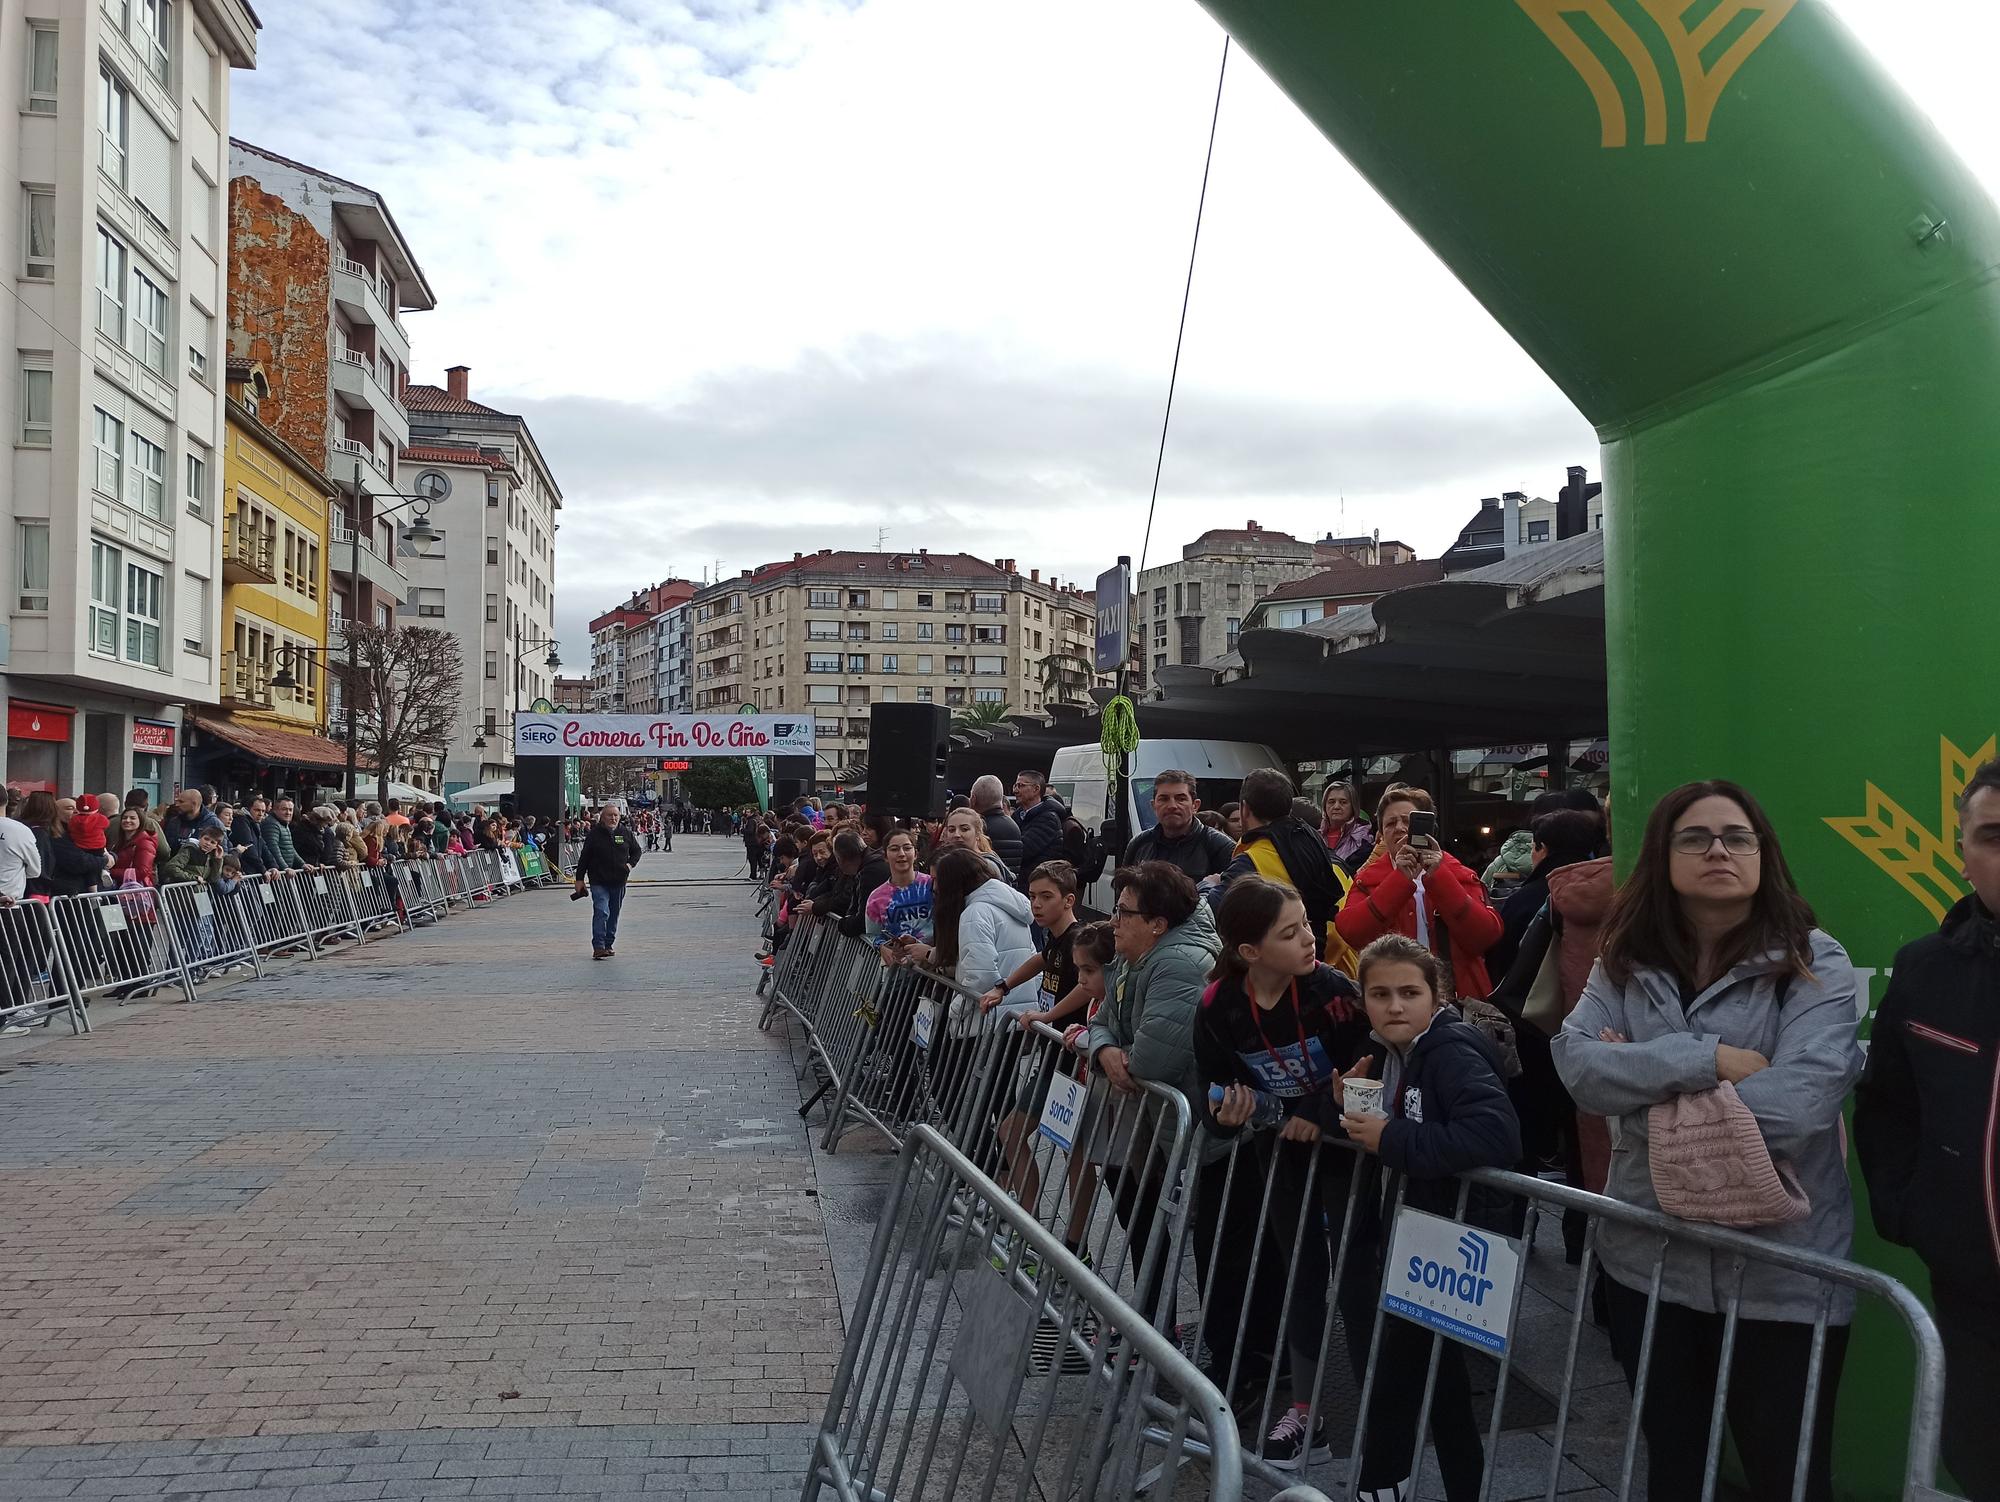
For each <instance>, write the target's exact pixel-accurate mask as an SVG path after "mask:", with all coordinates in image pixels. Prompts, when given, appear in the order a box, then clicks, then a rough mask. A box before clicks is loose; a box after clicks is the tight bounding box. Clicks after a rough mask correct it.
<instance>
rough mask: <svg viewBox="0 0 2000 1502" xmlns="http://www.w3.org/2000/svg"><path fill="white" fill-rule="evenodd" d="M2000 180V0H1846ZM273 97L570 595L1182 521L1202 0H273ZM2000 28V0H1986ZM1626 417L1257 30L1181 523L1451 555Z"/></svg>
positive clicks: (590, 608)
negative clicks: (406, 300) (1569, 382)
mask: <svg viewBox="0 0 2000 1502" xmlns="http://www.w3.org/2000/svg"><path fill="white" fill-rule="evenodd" d="M1833 3H1834V6H1835V9H1836V10H1838V11H1839V12H1840V13H1841V14H1842V15H1843V16H1844V17H1845V18H1846V19H1847V20H1848V21H1849V23H1850V24H1851V25H1852V26H1854V27H1855V28H1856V29H1857V30H1858V31H1859V32H1860V33H1861V34H1862V35H1863V37H1864V38H1865V39H1866V40H1867V41H1868V43H1869V44H1870V46H1871V47H1872V48H1873V49H1874V50H1875V51H1876V53H1877V55H1878V56H1880V57H1881V58H1882V59H1883V60H1884V61H1885V62H1886V63H1887V64H1888V66H1889V67H1890V69H1891V70H1892V71H1893V72H1894V73H1896V74H1897V76H1898V77H1899V78H1901V79H1902V80H1903V82H1904V84H1905V87H1906V88H1909V89H1910V90H1911V92H1912V93H1915V94H1917V95H1918V96H1919V97H1920V98H1921V99H1922V100H1923V102H1924V105H1925V107H1926V108H1927V109H1929V110H1930V112H1931V113H1932V115H1933V117H1934V118H1935V119H1936V120H1937V122H1938V123H1939V125H1940V126H1941V127H1942V128H1943V129H1944V131H1945V132H1946V134H1947V135H1948V136H1949V137H1950V138H1951V139H1952V140H1953V141H1954V142H1955V143H1956V144H1957V145H1958V146H1959V149H1960V150H1961V151H1963V152H1965V153H1966V154H1967V155H1968V156H1969V157H1970V158H1972V159H1973V161H1974V162H1975V164H1976V165H1978V166H1979V167H1981V169H1982V170H1983V171H1984V172H1985V174H1986V175H1987V177H1988V179H1989V181H1996V182H2000V130H1996V125H2000V103H1996V101H1995V91H1994V90H1993V89H1992V88H1991V82H1990V67H1989V64H1988V61H1987V54H1988V52H1989V50H1990V49H1989V48H1988V47H1986V46H1985V45H1983V44H1976V41H1977V39H1976V38H1974V37H1973V36H1971V35H1969V34H1968V31H1971V32H1981V31H1983V32H1987V33H1994V34H2000V22H1995V21H1993V20H1990V19H1986V16H1987V15H1988V14H1990V12H1991V9H1992V7H1991V5H1990V0H1833ZM258 9H259V13H260V15H261V16H262V17H263V20H264V32H263V36H262V39H261V44H260V46H261V50H260V58H259V67H258V69H257V71H256V72H255V73H252V74H238V75H236V79H235V94H234V102H233V106H232V107H233V110H234V118H233V121H232V126H233V131H234V133H235V134H237V135H239V136H242V137H244V138H245V139H248V140H251V141H254V142H257V143H258V144H260V145H263V146H267V147H270V148H271V149H273V150H276V151H278V152H280V153H283V154H285V155H288V156H294V157H297V158H299V159H301V160H304V161H308V162H312V163H314V164H315V165H319V166H322V167H325V168H326V169H328V170H330V171H332V172H336V173H338V174H340V175H342V176H346V177H350V178H353V179H355V180H357V181H360V182H364V183H367V184H369V185H370V186H372V187H375V188H377V189H379V190H380V191H381V192H382V193H383V194H384V195H385V197H386V198H387V199H388V201H389V203H390V206H391V208H392V210H393V211H394V213H395V215H396V217H397V220H398V221H399V222H400V223H401V225H402V226H403V229H404V231H405V233H406V234H407V235H408V236H409V237H410V239H411V241H412V243H413V245H414V248H415V251H416V254H417V256H418V259H419V260H420V262H421V263H422V264H423V266H424V269H425V271H426V273H427V274H428V276H429V278H430V281H431V283H432V285H433V287H434V288H435V289H436V290H437V294H438V299H439V306H438V309H437V311H435V312H433V313H428V314H419V315H413V316H412V317H410V318H409V319H408V320H406V321H408V322H409V323H410V325H411V330H412V338H413V341H414V344H415V348H416V357H415V359H416V366H417V377H418V378H419V379H429V380H433V381H440V382H441V381H442V374H441V373H442V371H443V368H444V367H445V366H447V365H452V364H461V363H462V364H467V365H470V366H471V367H472V385H473V395H474V396H475V397H478V398H480V399H482V400H485V401H488V402H491V403H492V404H494V405H496V406H499V407H502V408H505V409H508V410H514V411H520V412H523V413H525V414H526V415H527V416H528V417H529V419H530V421H531V423H532V424H533V426H534V429H535V433H536V436H537V438H538V439H539V441H540V442H541V444H542V446H543V448H544V450H545V451H546V452H547V453H548V455H549V456H550V459H551V462H552V463H553V465H554V466H555V469H556V473H557V478H558V480H559V482H560V483H561V485H562V487H563V489H564V492H565V495H566V498H567V505H566V510H565V513H564V518H563V528H562V533H561V537H560V539H559V550H558V555H557V569H558V580H557V588H558V604H559V608H558V616H557V626H558V632H559V634H560V635H561V638H562V641H563V645H564V648H565V651H566V654H567V656H568V658H569V661H570V663H571V664H572V665H574V664H579V663H583V662H585V661H586V660H587V657H588V634H587V632H586V631H585V629H584V625H583V623H584V622H585V621H586V620H587V619H588V618H589V617H590V616H591V615H592V614H594V613H596V612H597V611H598V610H600V609H602V608H603V607H604V606H606V605H608V604H610V603H613V602H614V600H615V599H616V598H617V597H618V596H619V595H621V594H622V593H624V592H626V591H629V590H630V589H631V588H632V587H634V586H637V585H642V584H646V583H649V582H651V581H652V580H654V579H656V578H664V577H668V576H669V575H672V574H678V575H681V576H684V577H690V578H696V579H699V578H701V577H703V575H704V571H707V572H708V573H710V574H712V573H713V572H714V570H715V569H716V568H717V567H718V566H719V567H720V568H721V569H722V570H723V571H724V572H729V573H733V572H735V571H736V570H738V569H741V568H744V567H747V566H750V565H753V564H756V563H760V562H763V561H766V560H768V559H771V558H778V557H789V556H790V554H791V553H792V552H793V551H794V550H798V549H811V548H815V547H829V546H835V547H872V546H874V545H875V542H876V539H877V536H878V532H879V533H880V534H881V535H884V536H886V539H887V545H888V546H889V547H891V548H916V547H919V546H925V547H930V548H932V549H936V550H944V549H951V548H963V549H965V550H967V551H970V552H973V553H977V554H980V555H982V556H986V557H995V556H1002V555H1005V556H1010V557H1014V558H1016V559H1018V560H1020V563H1021V566H1022V567H1023V568H1027V567H1029V566H1031V565H1032V566H1038V567H1040V568H1042V569H1043V571H1044V575H1045V576H1046V575H1047V574H1049V573H1051V572H1053V573H1056V574H1059V575H1061V576H1062V577H1064V578H1071V577H1077V578H1088V577H1090V576H1092V575H1094V574H1095V573H1096V572H1097V571H1098V570H1099V569H1101V568H1103V567H1105V566H1107V565H1108V564H1109V563H1110V562H1112V561H1113V560H1114V559H1115V557H1116V555H1117V554H1119V553H1121V552H1122V553H1130V554H1133V555H1134V556H1135V557H1136V556H1137V555H1138V554H1139V553H1140V550H1141V535H1140V534H1141V530H1142V528H1143V525H1144V521H1145V512H1146V496H1147V492H1148V489H1149V487H1150V484H1151V480H1152V473H1153V459H1154V447H1155V444H1156V443H1157V441H1158V436H1159V424H1160V415H1161V404H1162V401H1163V399H1164V395H1165V388H1166V377H1167V371H1168V367H1169V364H1170V362H1171V359H1172V355H1173V341H1174V324H1175V319H1176V316H1177V314H1178V311H1179V307H1180V298H1181V284H1182V278H1183V276H1184V274H1185V271H1186V257H1187V248H1188V235H1189V231H1190V228H1191V225H1192V220H1193V214H1194V206H1195V196H1196V192H1197V189H1198V187H1199V183H1200V173H1201V159H1202V150H1203V146H1204V143H1205V140H1206V136H1207V131H1208V123H1209V111H1210V107H1211V104H1212V102H1213V97H1214V88H1215V74H1216V66H1217V63H1218V61H1219V59H1220V53H1221V48H1222V34H1221V32H1220V31H1219V30H1218V29H1217V27H1216V26H1215V24H1214V23H1213V22H1212V21H1211V20H1210V19H1209V18H1208V17H1207V15H1206V14H1205V13H1204V12H1203V11H1201V10H1200V9H1199V7H1198V6H1196V5H1195V4H1194V3H1192V0H1010V3H1009V4H1007V5H1006V6H1004V7H996V6H993V5H990V4H984V5H976V4H972V3H969V0H968V3H961V0H853V3H836V0H678V3H676V0H342V3H339V4H326V3H323V0H259V6H258ZM1992 40H1994V36H1993V35H1988V36H1987V37H1986V38H1985V41H1986V42H1991V41H1992ZM1596 462H1597V453H1596V443H1595V440H1594V438H1593V437H1592V434H1591V432H1590V430H1589V428H1588V427H1587V426H1586V425H1585V424H1584V422H1583V421H1582V419H1581V418H1580V417H1579V416H1578V415H1577V413H1576V412H1575V410H1574V409H1573V408H1572V407H1571V406H1570V405H1569V403H1568V402H1567V401H1566V400H1565V399H1564V398H1563V397H1562V396H1561V395H1560V394H1558V393H1557V391H1556V390H1555V388H1554V387H1553V386H1552V385H1551V384H1550V383H1549V381H1548V379H1547V378H1546V377H1545V376H1543V375H1542V373H1541V372H1540V371H1539V370H1538V369H1537V368H1536V367H1535V366H1534V365H1533V364H1532V363H1531V362H1530V361H1529V360H1528V359H1527V358H1526V357H1525V356H1523V355H1522V354H1521V353H1520V352H1519V351H1518V350H1517V349H1516V347H1515V346H1514V344H1513V342H1512V341H1511V340H1509V339H1508V338H1507V337H1506V336H1505V335H1503V334H1502V333H1501V332H1500V331H1499V329H1498V328H1497V327H1496V326H1495V325H1494V324H1493V323H1492V321H1491V320H1490V319H1489V318H1488V317H1487V316H1486V315H1485V314H1484V312H1482V311H1481V310H1480V308H1479V307H1478V306H1477V305H1476V304H1475V303H1474V302H1473V301H1472V299H1471V298H1470V297H1469V296H1468V295H1467V294H1466V293H1465V292H1464V291H1463V290H1462V289H1461V288H1460V287H1459V286H1458V284H1457V283H1456V282H1455V281H1454V280H1452V279H1451V277H1450V276H1449V275H1448V274H1447V273H1446V272H1445V271H1444V270H1443V268H1442V267H1441V266H1439V265H1438V263H1437V262H1436V261H1435V260H1434V259H1433V258H1432V257H1431V255H1430V253H1429V252H1428V251H1427V250H1425V249H1424V247H1423V246H1422V245H1421V244H1419V243H1418V241H1417V240H1416V239H1415V238H1414V237H1413V236H1412V235H1411V234H1410V232H1409V231H1408V230H1407V229H1405V228H1404V227H1403V226H1402V224H1401V223H1400V221H1398V220H1397V219H1396V218H1395V216H1394V215H1392V214H1391V213H1390V212H1389V211H1388V210H1387V209H1386V208H1385V207H1384V206H1383V205H1382V204H1381V203H1380V201H1379V200H1378V199H1376V197H1375V196H1374V194H1373V192H1372V191H1371V190H1370V189H1369V188H1367V187H1366V186H1365V185H1364V184H1363V183H1361V182H1360V180H1359V179H1358V178H1357V177H1356V176H1355V175H1354V174H1353V173H1352V172H1351V171H1350V170H1349V169H1348V168H1347V167H1346V165H1345V164H1344V163H1343V162H1342V160H1341V159H1340V157H1339V156H1338V155H1337V154H1335V152H1334V151H1333V150H1332V148H1331V147H1329V146H1328V145H1327V144H1326V142H1325V141H1324V140H1323V139H1322V138H1321V137H1320V136H1319V134H1318V133H1317V132H1316V131H1314V130H1313V129H1312V128H1311V127H1310V126H1309V125H1308V124H1307V123H1306V122H1305V120H1304V119H1303V118H1302V117H1301V116H1300V115H1299V114H1298V113H1297V112H1296V110H1294V109H1293V107H1292V106H1291V105H1290V104H1289V103H1288V102H1286V101H1285V100H1284V99H1283V98H1282V97H1281V96H1280V95H1279V94H1278V92H1277V91H1276V89H1274V88H1273V87H1272V86H1271V85H1270V84H1269V83H1268V82H1267V81H1266V80H1265V79H1264V77H1263V76H1262V75H1261V74H1260V73H1259V72H1258V71H1257V69H1256V67H1255V65H1254V64H1253V63H1251V62H1250V60H1249V59H1248V57H1247V56H1245V55H1244V54H1242V53H1240V52H1234V51H1232V53H1231V55H1230V63H1229V73H1228V81H1227V85H1226V87H1225V91H1224V95H1223V102H1222V115H1221V126H1220V132H1219V135H1218V138H1217V145H1216V153H1215V165H1214V172H1213V176H1212V178H1211V181H1210V186H1209V194H1208V205H1207V213H1206V217H1205V220H1204V224H1203V230H1202V243H1201V254H1200V260H1199V264H1198V266H1197V270H1196V274H1195V286H1194V295H1193V302H1192V307H1191V311H1190V314H1189V320H1188V332H1187V344H1186V350H1185V353H1184V354H1183V357H1182V367H1181V383H1180V390H1179V395H1178V397H1177V398H1176V408H1175V417H1174V425H1173V431H1172V436H1171V439H1170V442H1169V446H1168V451H1167V461H1166V469H1165V476H1164V479H1163V482H1162V486H1161V495H1160V505H1159V512H1158V517H1157V520H1156V522H1155V527H1154V536H1153V541H1152V544H1151V551H1150V555H1149V556H1150V557H1151V558H1153V559H1154V560H1156V561H1157V560H1158V559H1159V558H1160V557H1161V556H1163V555H1165V554H1168V553H1171V552H1172V551H1173V550H1174V549H1176V548H1178V547H1179V545H1180V544H1181V543H1182V542H1185V541H1187V540H1189V539H1190V538H1192V537H1193V536H1195V535H1196V534H1197V533H1198V532H1200V531H1201V530H1202V529H1203V528H1204V527H1207V526H1211V525H1218V524H1233V525H1240V524H1241V523H1242V522H1243V521H1245V520H1247V519H1250V518H1255V519H1256V520H1258V521H1260V522H1262V523H1263V524H1264V525H1266V526H1269V527H1282V528H1285V529H1287V530H1290V531H1292V532H1294V533H1297V534H1299V535H1301V536H1317V535H1321V534H1323V533H1324V532H1326V531H1328V530H1329V529H1331V530H1334V531H1338V532H1344V533H1358V532H1365V531H1370V530H1373V529H1376V528H1379V529H1380V530H1381V532H1382V534H1383V535H1384V536H1385V537H1390V536H1393V537H1400V538H1402V539H1404V540H1405V541H1407V542H1409V543H1411V544H1412V545H1414V546H1415V547H1417V548H1418V549H1419V550H1420V551H1421V552H1422V553H1424V554H1425V555H1427V556H1429V555H1433V554H1435V553H1436V552H1438V551H1439V550H1441V549H1442V548H1443V547H1445V546H1446V545H1447V544H1448V543H1449V542H1450V541H1451V539H1452V537H1453V536H1455V535H1456V533H1457V530H1458V528H1459V527H1460V526H1461V525H1462V524H1463V522H1464V521H1465V520H1466V518H1467V517H1468V516H1469V515H1470V514H1471V512H1472V511H1473V510H1474V509H1475V508H1476V507H1477V504H1478V498H1479V497H1480V496H1481V495H1490V494H1494V493H1497V492H1498V491H1501V490H1507V489H1520V490H1525V491H1528V492H1530V493H1535V494H1553V492H1554V490H1555V488H1556V487H1557V486H1559V485H1560V484H1561V483H1562V472H1563V468H1564V466H1565V465H1568V464H1572V463H1581V464H1587V465H1589V466H1590V467H1591V468H1592V471H1593V473H1594V472H1595V469H1596Z"/></svg>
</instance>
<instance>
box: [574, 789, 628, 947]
mask: <svg viewBox="0 0 2000 1502" xmlns="http://www.w3.org/2000/svg"><path fill="white" fill-rule="evenodd" d="M638 864H639V841H638V840H637V839H636V838H634V837H633V834H632V831H631V830H630V829H628V828H626V827H624V826H623V825H621V824H620V823H619V822H618V810H617V809H616V808H614V807H613V806H612V805H611V804H609V803H607V804H605V805H604V807H603V808H601V809H599V810H598V811H597V822H596V823H595V824H593V825H591V826H590V833H589V834H587V835H585V836H584V837H583V851H582V853H581V854H580V855H578V857H577V861H576V893H577V896H579V897H581V896H582V895H583V894H584V893H585V892H586V891H588V892H589V893H590V957H591V958H592V959H593V960H608V959H610V958H611V956H612V955H613V954H615V953H616V952H617V951H616V948H615V946H616V945H617V943H618V913H619V910H620V909H621V908H623V907H624V906H625V882H626V879H627V878H628V877H629V876H631V874H632V868H633V867H634V866H636V865H638Z"/></svg>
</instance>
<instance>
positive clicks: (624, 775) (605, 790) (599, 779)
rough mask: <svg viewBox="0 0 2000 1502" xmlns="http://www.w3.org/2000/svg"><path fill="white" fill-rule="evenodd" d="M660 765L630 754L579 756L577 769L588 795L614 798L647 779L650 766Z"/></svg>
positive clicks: (585, 792)
mask: <svg viewBox="0 0 2000 1502" xmlns="http://www.w3.org/2000/svg"><path fill="white" fill-rule="evenodd" d="M658 765H659V763H657V762H650V761H644V760H641V759H637V758H634V757H630V756H579V757H578V758H577V768H576V770H577V775H578V776H579V777H580V778H581V779H582V782H583V791H584V794H585V795H586V796H592V795H594V796H596V797H599V798H613V797H620V796H623V794H624V793H625V792H626V791H627V789H629V788H630V787H631V786H632V785H633V784H634V783H637V782H641V781H643V780H644V779H645V775H646V771H647V769H648V768H650V767H655V766H658Z"/></svg>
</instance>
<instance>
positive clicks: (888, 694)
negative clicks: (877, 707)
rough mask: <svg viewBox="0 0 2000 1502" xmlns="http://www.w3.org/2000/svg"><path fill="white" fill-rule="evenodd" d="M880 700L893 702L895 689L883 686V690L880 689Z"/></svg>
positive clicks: (894, 700) (887, 702)
mask: <svg viewBox="0 0 2000 1502" xmlns="http://www.w3.org/2000/svg"><path fill="white" fill-rule="evenodd" d="M881 702H882V703H884V704H894V703H895V702H896V691H895V689H893V688H885V689H883V690H882V700H881Z"/></svg>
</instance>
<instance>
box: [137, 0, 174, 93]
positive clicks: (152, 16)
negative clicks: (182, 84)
mask: <svg viewBox="0 0 2000 1502" xmlns="http://www.w3.org/2000/svg"><path fill="white" fill-rule="evenodd" d="M134 41H135V43H136V45H137V46H138V48H139V54H140V56H142V57H144V58H145V59H146V68H147V71H149V72H150V73H151V74H152V75H153V77H155V78H157V79H158V80H159V81H160V82H161V83H163V84H169V85H171V84H172V83H173V81H174V0H139V35H138V36H137V37H136V38H134Z"/></svg>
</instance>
